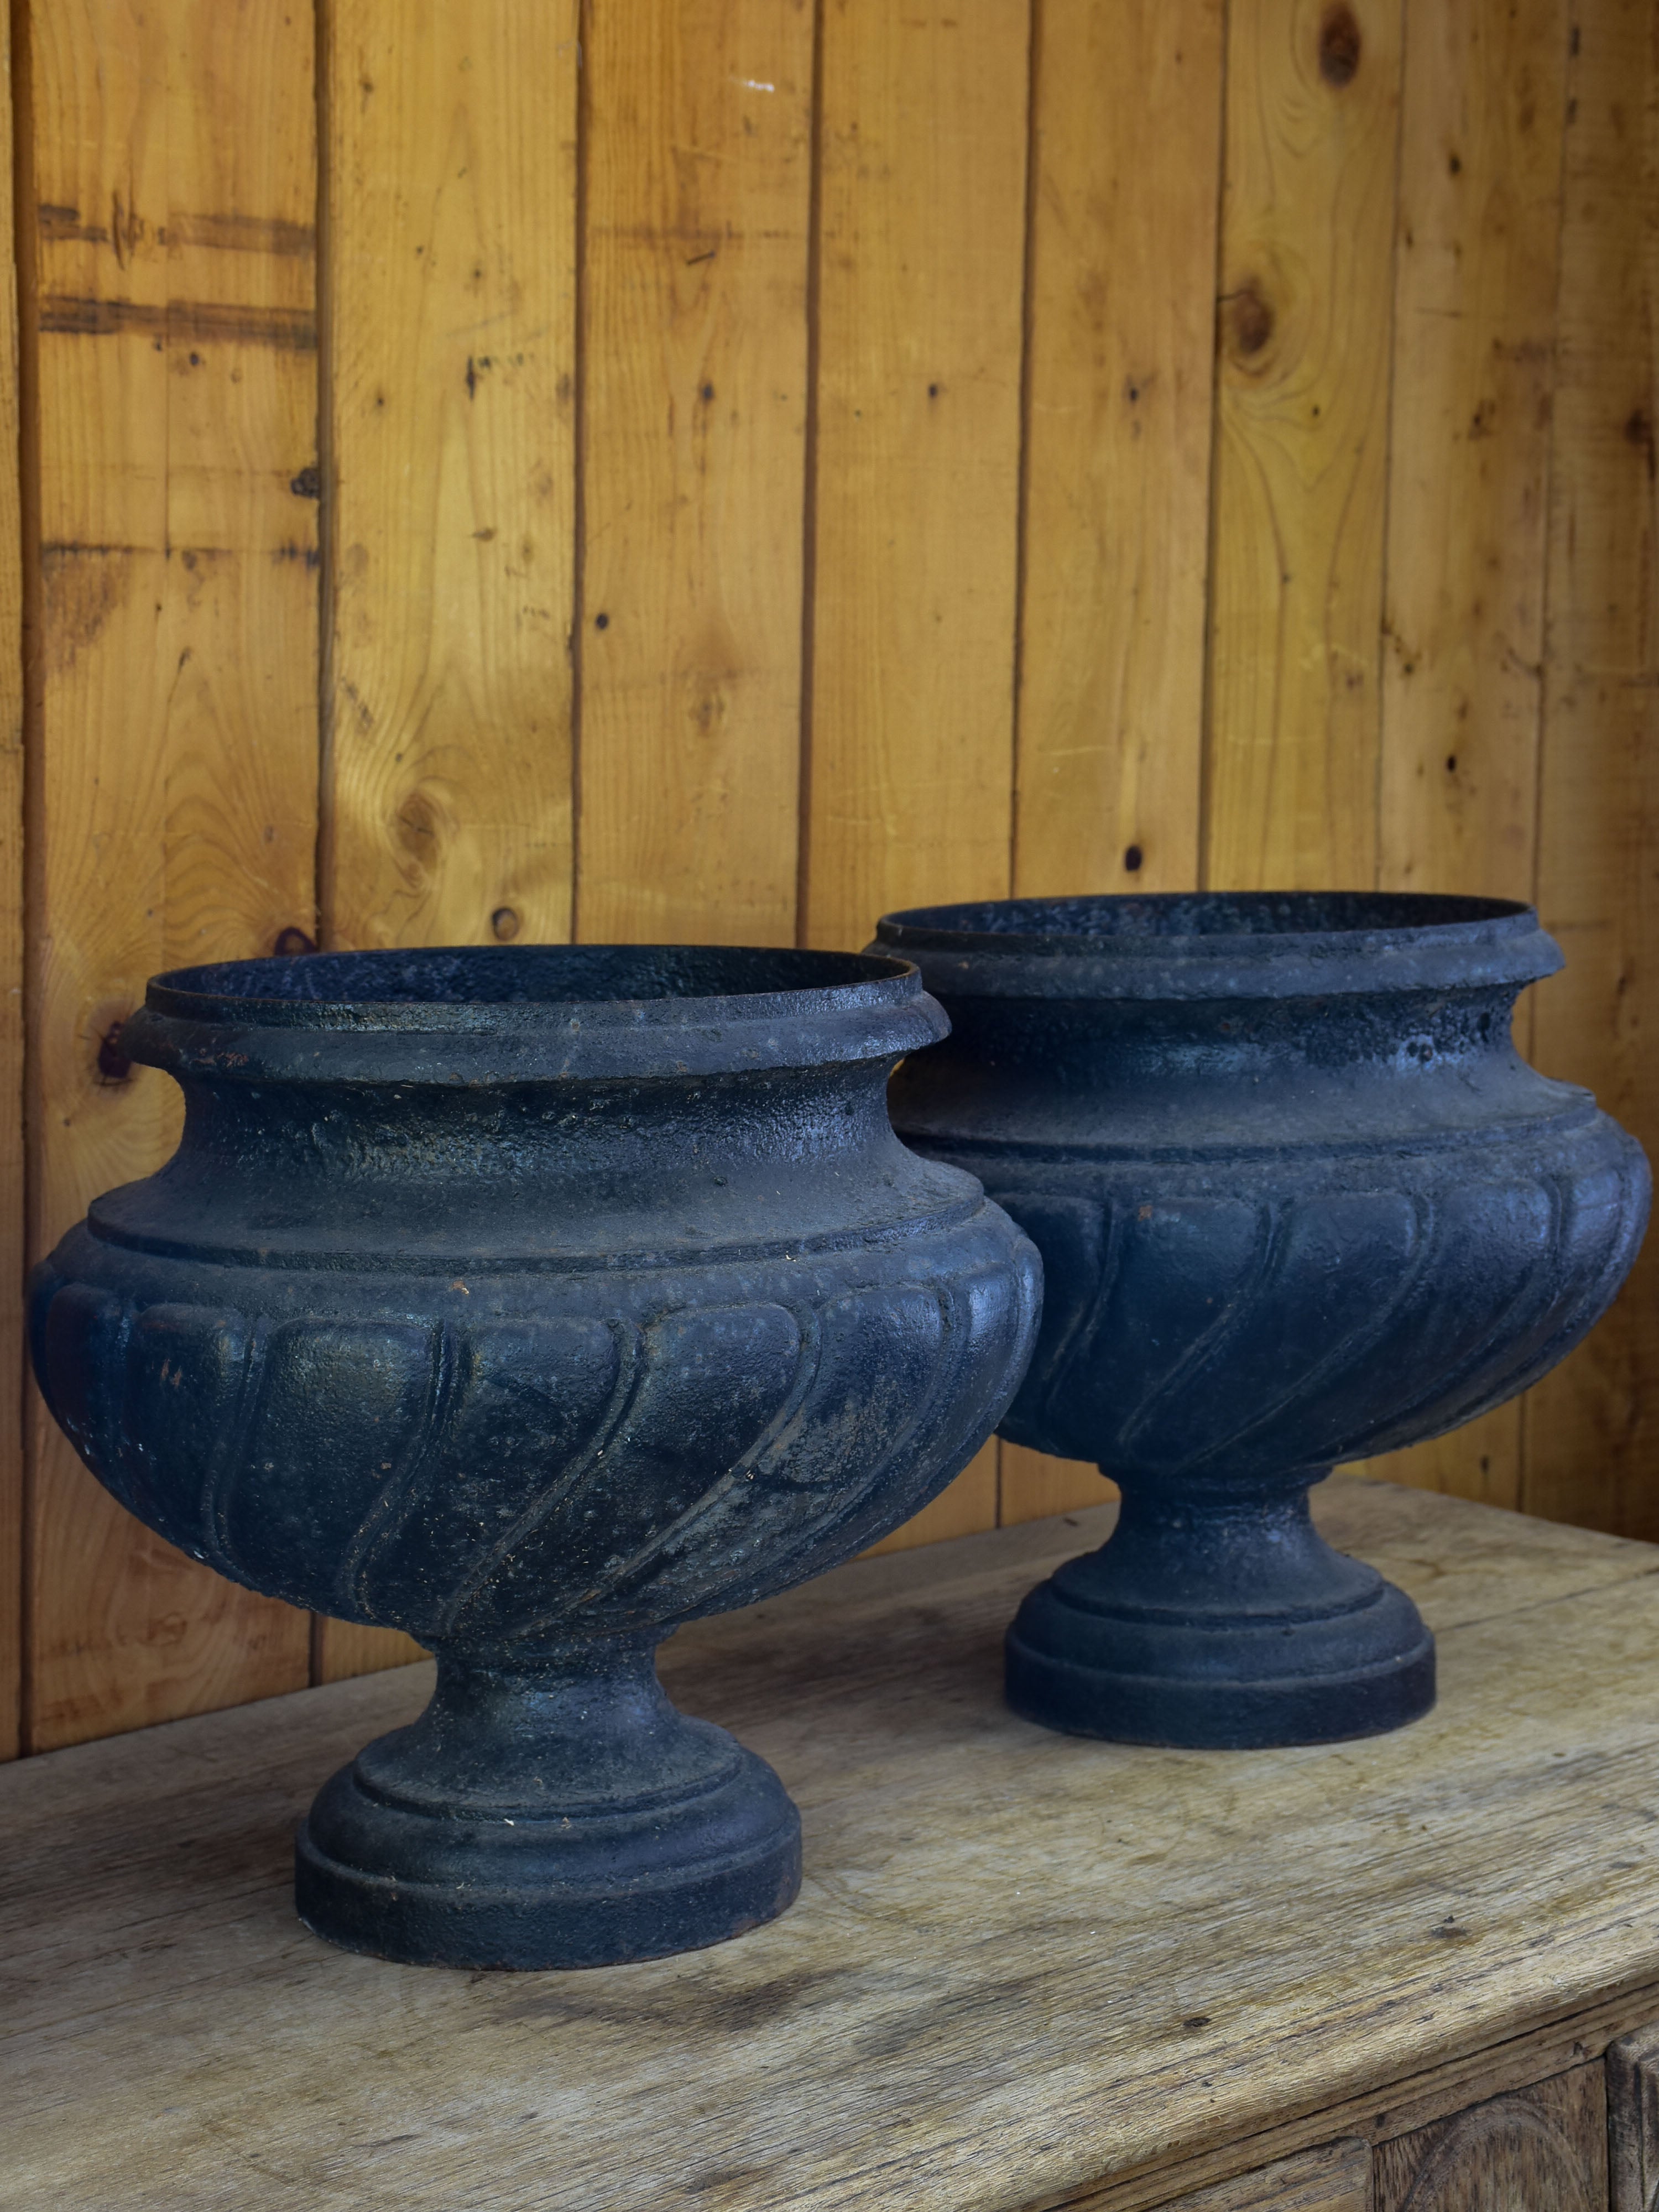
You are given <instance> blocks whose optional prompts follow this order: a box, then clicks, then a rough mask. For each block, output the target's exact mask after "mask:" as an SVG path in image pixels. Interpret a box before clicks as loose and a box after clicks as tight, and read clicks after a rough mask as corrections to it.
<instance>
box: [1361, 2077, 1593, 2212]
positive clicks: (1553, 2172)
mask: <svg viewBox="0 0 1659 2212" xmlns="http://www.w3.org/2000/svg"><path fill="white" fill-rule="evenodd" d="M1606 2203H1607V2094H1606V2089H1605V2080H1604V2075H1603V2072H1602V2068H1601V2063H1600V2061H1599V2060H1598V2061H1597V2062H1595V2063H1593V2064H1591V2065H1588V2066H1576V2067H1574V2068H1573V2069H1572V2070H1571V2073H1567V2074H1560V2075H1557V2076H1556V2078H1555V2079H1554V2080H1553V2081H1541V2082H1540V2083H1539V2084H1538V2085H1537V2087H1534V2088H1530V2089H1522V2090H1520V2091H1518V2092H1516V2093H1515V2094H1513V2095H1510V2096H1507V2097H1498V2098H1496V2099H1494V2100H1492V2101H1491V2102H1489V2103H1486V2104H1480V2105H1476V2106H1474V2107H1473V2108H1472V2109H1471V2110H1470V2111H1468V2112H1460V2113H1458V2114H1457V2115H1456V2117H1455V2118H1452V2119H1448V2120H1440V2121H1437V2123H1436V2124H1435V2125H1434V2126H1432V2127H1429V2128H1423V2129H1420V2130H1418V2131H1417V2133H1415V2134H1413V2135H1408V2136H1400V2137H1399V2138H1398V2139H1397V2140H1396V2141H1395V2142H1389V2143H1383V2144H1382V2145H1381V2146H1380V2147H1379V2148H1378V2149H1377V2152H1376V2212H1490V2208H1492V2207H1496V2206H1499V2205H1502V2206H1509V2205H1516V2206H1522V2205H1527V2206H1531V2205H1537V2206H1539V2207H1544V2206H1547V2207H1548V2208H1549V2212H1601V2208H1602V2207H1603V2206H1604V2205H1605V2204H1606Z"/></svg>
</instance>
